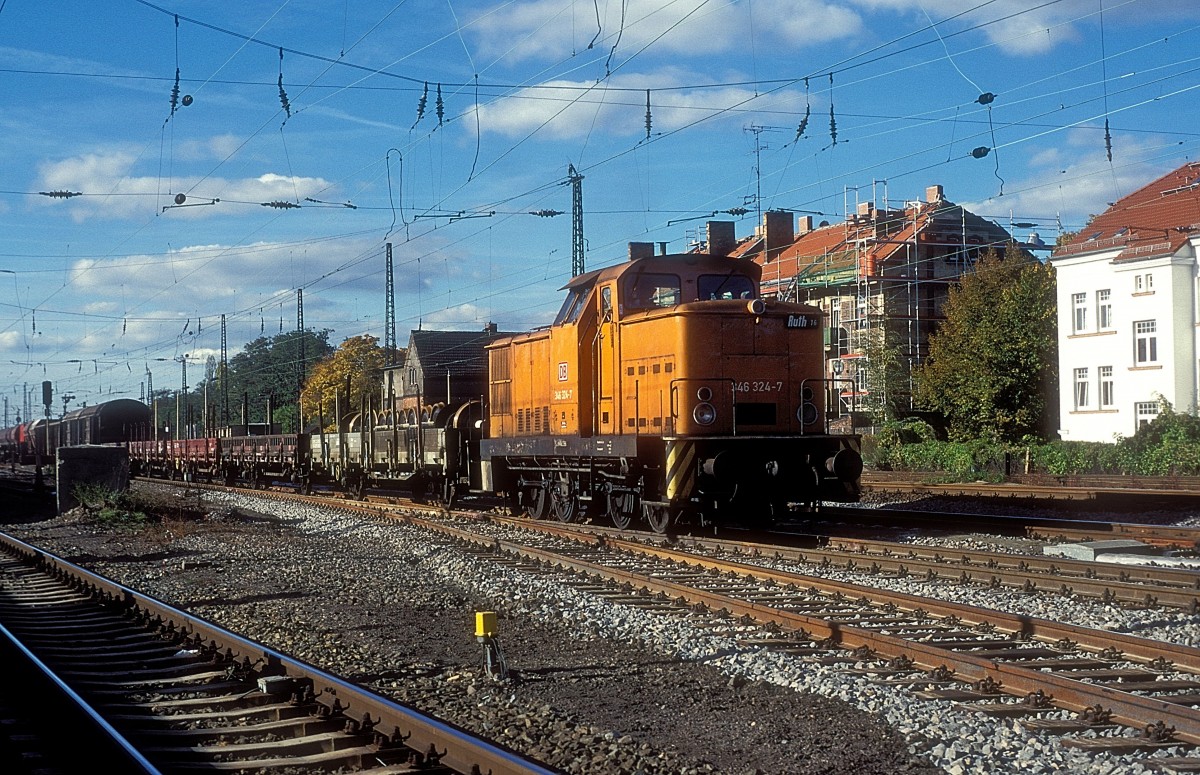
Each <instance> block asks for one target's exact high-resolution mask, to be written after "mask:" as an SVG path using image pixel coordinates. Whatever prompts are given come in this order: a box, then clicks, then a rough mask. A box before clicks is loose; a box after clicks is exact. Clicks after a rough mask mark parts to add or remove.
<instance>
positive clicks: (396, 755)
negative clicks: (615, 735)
mask: <svg viewBox="0 0 1200 775" xmlns="http://www.w3.org/2000/svg"><path fill="white" fill-rule="evenodd" d="M0 622H3V628H2V629H3V632H4V635H5V636H6V639H5V643H4V648H5V651H4V653H5V654H6V655H9V656H13V657H14V658H15V655H18V654H19V655H22V656H24V657H26V658H27V659H29V660H31V662H30V663H29V664H32V665H34V667H26V668H18V667H16V663H15V662H11V661H10V662H8V663H6V666H7V667H9V672H10V675H11V674H17V675H18V676H20V677H25V676H26V675H29V676H36V677H38V680H36V681H33V680H31V681H29V682H24V681H22V683H21V684H20V685H21V691H22V692H24V694H22V696H20V698H19V707H20V708H22V709H23V710H24V713H16V712H14V714H13V716H14V718H18V719H20V720H21V721H23V722H25V723H27V724H28V728H29V729H31V730H33V734H30V735H26V736H25V739H24V748H25V749H26V750H25V752H21V751H18V752H17V754H16V755H18V756H23V757H24V761H25V762H26V763H27V764H28V761H30V760H31V757H37V758H36V759H34V760H37V761H43V760H44V761H45V762H47V763H48V764H49V765H50V767H49V768H47V771H50V772H53V771H54V769H53V767H54V766H59V764H58V762H59V760H62V759H64V758H65V760H66V762H65V764H64V765H62V766H63V767H64V768H63V769H61V770H59V771H62V772H79V771H85V770H88V769H91V768H94V767H95V766H96V764H97V763H103V764H106V765H109V766H108V767H106V769H108V770H110V771H119V772H123V773H124V772H183V771H194V770H209V771H224V772H256V773H267V772H300V771H303V772H325V771H349V770H370V771H373V772H378V773H381V775H384V774H386V773H406V772H422V773H462V774H463V775H467V774H469V773H480V772H483V773H487V772H491V773H493V775H501V773H507V774H509V775H518V774H533V773H537V774H539V775H548V773H550V772H553V770H550V769H548V768H546V767H543V766H541V765H539V764H538V763H536V762H533V761H529V760H526V759H523V758H521V757H519V756H517V755H515V754H513V753H512V752H510V751H509V750H507V749H505V748H502V747H500V746H497V745H494V744H492V743H489V742H488V741H486V740H482V739H479V738H476V737H474V736H472V735H470V734H468V733H465V732H464V731H462V730H460V729H458V728H455V727H452V726H450V725H447V724H444V723H442V722H440V721H437V720H436V719H433V718H430V717H428V716H425V715H424V714H421V713H418V712H416V711H414V710H412V709H410V708H406V707H404V706H402V705H398V704H396V703H393V702H390V701H388V700H386V699H384V698H382V697H380V696H378V695H375V694H372V693H370V692H367V691H365V690H362V689H360V688H358V687H356V686H354V685H352V684H349V683H347V682H345V681H342V680H340V679H338V678H336V677H334V676H331V675H328V674H326V673H323V672H321V671H319V670H317V669H315V668H313V667H311V666H309V665H306V664H303V663H301V662H299V661H297V660H294V659H291V658H289V657H288V656H286V655H284V654H281V653H278V652H275V651H273V650H271V649H268V648H266V647H264V646H261V645H258V644H255V643H252V642H250V641H248V640H245V639H243V638H240V637H238V636H236V635H234V634H232V633H229V632H227V631H225V630H223V629H221V628H219V627H216V626H215V625H211V624H208V623H206V622H204V621H202V620H200V619H198V618H197V617H195V616H192V615H190V614H187V613H185V612H182V611H179V610H177V609H174V608H171V607H169V606H167V605H165V604H163V603H161V602H159V601H156V600H153V599H152V598H149V597H146V596H144V595H141V594H139V593H137V592H135V591H133V590H131V589H128V588H126V587H123V586H121V585H118V584H115V583H114V582H111V581H109V580H107V579H105V578H103V577H100V576H96V575H95V574H92V573H89V572H88V571H86V570H84V569H82V568H79V567H77V566H74V565H72V564H70V563H67V562H65V561H63V560H61V559H59V558H56V557H54V556H52V555H49V554H47V553H45V552H43V551H41V550H38V549H36V548H34V547H31V546H29V545H28V544H25V543H23V542H21V541H18V540H16V539H14V538H12V537H10V536H3V535H0ZM6 683H7V682H6ZM11 686H12V684H11V683H9V684H8V685H6V689H8V688H10V687H11ZM6 695H9V693H8V692H6ZM6 698H7V699H10V700H11V699H13V697H11V696H8V697H6ZM51 699H52V700H53V704H51ZM30 708H37V709H38V716H37V718H33V719H31V718H30V714H29V709H30ZM29 722H32V723H29ZM48 722H49V723H48ZM8 737H9V742H10V743H11V742H12V738H13V735H11V734H10V735H8ZM64 740H69V741H70V744H69V745H66V746H64ZM85 741H86V743H87V747H86V748H73V747H74V746H75V745H77V744H82V743H84V742H85ZM72 749H73V750H72ZM29 751H32V752H33V753H32V754H30V753H29ZM2 755H3V750H0V756H2ZM0 761H2V760H0ZM7 771H11V772H23V771H33V770H26V769H24V768H16V769H11V770H7Z"/></svg>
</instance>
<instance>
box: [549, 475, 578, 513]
mask: <svg viewBox="0 0 1200 775" xmlns="http://www.w3.org/2000/svg"><path fill="white" fill-rule="evenodd" d="M548 497H549V499H550V513H551V514H552V515H553V516H554V518H555V519H557V520H558V521H559V522H572V521H574V519H575V517H576V516H577V515H578V513H579V500H578V499H577V498H576V497H575V493H574V491H573V490H572V488H571V477H570V475H569V474H558V475H557V476H556V477H554V478H553V479H552V480H551V481H550V488H549V492H548Z"/></svg>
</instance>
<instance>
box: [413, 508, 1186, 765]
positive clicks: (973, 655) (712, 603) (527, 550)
mask: <svg viewBox="0 0 1200 775" xmlns="http://www.w3.org/2000/svg"><path fill="white" fill-rule="evenodd" d="M408 519H409V520H412V521H419V522H420V523H421V524H422V526H424V527H427V528H429V529H432V530H439V531H442V532H445V533H448V534H451V535H454V536H456V537H457V538H459V539H460V540H461V541H463V542H466V543H472V544H475V545H478V546H479V551H486V552H495V553H499V554H502V555H504V556H507V557H509V558H512V559H511V560H510V561H515V562H521V563H528V564H529V565H530V567H531V568H533V569H536V570H535V572H538V573H542V574H546V573H561V574H564V575H565V576H574V577H575V583H576V584H583V585H586V586H588V588H589V589H599V588H601V587H603V586H605V585H613V586H610V587H609V591H610V593H611V592H613V591H614V590H615V593H616V595H617V597H618V598H619V599H620V600H622V601H624V602H629V603H631V604H633V605H639V606H643V607H645V606H648V607H652V608H656V609H660V610H672V609H674V610H675V611H676V612H681V613H683V614H685V615H686V613H687V612H688V611H690V610H693V609H695V608H696V607H702V608H704V609H707V610H711V611H721V612H724V613H725V614H727V615H728V616H730V617H733V618H735V619H739V620H741V621H743V622H745V623H746V624H752V625H754V626H755V627H756V630H755V631H754V632H755V634H754V635H750V634H746V635H744V636H743V637H746V638H751V637H753V638H757V639H758V641H759V643H760V644H761V645H762V646H763V647H764V648H778V649H781V650H784V651H787V652H788V653H790V654H793V655H801V656H802V657H803V658H806V659H811V660H814V661H816V662H820V663H822V664H831V663H836V664H849V665H853V667H851V668H850V669H851V670H855V671H859V672H864V673H866V674H869V675H871V676H874V677H875V678H876V679H877V680H879V681H883V682H888V683H893V684H895V683H903V684H906V685H908V686H911V687H913V688H914V689H915V690H918V692H919V693H920V695H921V696H923V697H927V698H930V699H938V700H943V701H948V702H954V703H956V704H959V705H961V706H963V707H966V708H968V709H970V710H978V711H981V712H984V713H990V714H995V715H1002V716H1006V717H1015V718H1020V719H1022V723H1023V724H1024V725H1025V726H1026V727H1027V728H1030V729H1035V730H1039V731H1044V732H1048V733H1053V734H1058V735H1063V736H1064V738H1063V743H1064V744H1065V745H1067V746H1074V747H1079V748H1084V749H1087V750H1090V751H1093V752H1097V753H1099V752H1110V753H1125V752H1130V751H1150V750H1154V749H1159V748H1171V747H1178V746H1180V745H1193V746H1194V745H1200V649H1195V648H1189V647H1184V646H1176V645H1172V644H1167V643H1162V642H1159V641H1150V640H1146V639H1143V638H1137V637H1132V636H1128V635H1122V634H1120V633H1112V632H1107V631H1101V630H1092V629H1087V628H1082V627H1076V626H1072V625H1066V624H1060V623H1056V622H1050V621H1044V620H1036V619H1032V618H1030V617H1025V616H1016V615H1010V614H1006V613H1004V612H999V611H994V610H990V609H983V608H978V607H973V606H965V605H961V604H956V603H945V602H940V601H937V600H933V599H930V598H923V597H916V596H913V595H905V594H901V593H894V592H888V591H885V590H879V589H875V588H872V587H867V586H862V585H856V584H849V583H844V582H835V581H829V580H824V579H818V578H815V577H812V576H804V575H801V574H797V573H792V572H786V571H778V570H772V569H768V568H764V567H761V566H756V565H752V564H748V563H744V562H738V561H735V560H729V559H724V558H715V557H704V556H701V555H697V554H695V553H694V552H691V551H688V550H685V549H681V548H678V547H671V546H666V545H661V544H659V543H656V542H652V543H643V542H640V541H631V540H624V539H618V538H612V537H605V538H601V539H595V538H592V539H585V540H581V538H580V535H579V534H578V533H577V532H576V531H574V530H573V529H572V528H563V527H559V526H549V525H543V524H539V525H536V526H535V527H534V528H533V531H534V532H535V533H536V534H537V535H538V536H540V537H531V536H530V535H529V533H530V531H529V530H528V529H524V530H522V531H521V532H524V533H525V537H524V538H518V537H515V536H510V537H507V538H500V537H498V536H496V535H489V534H488V531H479V529H478V526H477V525H476V526H467V527H459V526H454V525H452V524H447V523H444V522H441V521H440V520H427V519H423V518H420V519H419V518H415V517H409V518H408ZM505 527H506V529H507V526H505ZM521 527H522V528H527V526H525V525H522V526H521ZM1043 717H1049V718H1043ZM1171 764H1172V765H1173V766H1175V767H1177V768H1186V767H1200V758H1194V759H1191V758H1189V759H1187V760H1186V761H1184V760H1179V761H1174V762H1171Z"/></svg>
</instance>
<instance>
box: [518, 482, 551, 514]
mask: <svg viewBox="0 0 1200 775" xmlns="http://www.w3.org/2000/svg"><path fill="white" fill-rule="evenodd" d="M523 495H524V496H525V497H524V498H523V502H524V504H525V516H527V517H529V518H530V519H545V518H546V512H547V511H548V510H549V509H548V508H547V504H546V500H547V498H546V490H545V488H543V487H542V486H540V485H537V486H534V487H526V488H525V492H524V493H523Z"/></svg>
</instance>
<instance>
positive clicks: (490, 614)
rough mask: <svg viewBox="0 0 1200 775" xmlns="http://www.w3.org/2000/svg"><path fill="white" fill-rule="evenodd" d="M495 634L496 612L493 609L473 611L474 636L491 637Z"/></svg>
mask: <svg viewBox="0 0 1200 775" xmlns="http://www.w3.org/2000/svg"><path fill="white" fill-rule="evenodd" d="M495 634H496V612H495V611H476V612H475V637H476V638H491V637H494V636H495Z"/></svg>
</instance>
